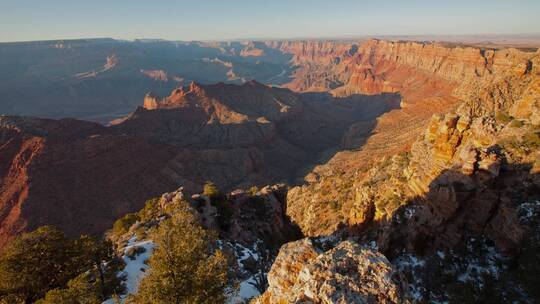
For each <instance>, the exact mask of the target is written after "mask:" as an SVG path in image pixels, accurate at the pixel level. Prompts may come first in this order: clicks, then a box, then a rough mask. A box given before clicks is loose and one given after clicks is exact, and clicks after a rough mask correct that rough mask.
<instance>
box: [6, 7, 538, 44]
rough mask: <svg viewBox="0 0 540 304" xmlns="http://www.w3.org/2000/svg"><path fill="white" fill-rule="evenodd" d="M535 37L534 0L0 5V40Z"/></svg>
mask: <svg viewBox="0 0 540 304" xmlns="http://www.w3.org/2000/svg"><path fill="white" fill-rule="evenodd" d="M517 33H520V34H527V33H540V0H466V1H465V0H399V1H398V0H393V1H391V0H371V1H364V0H325V1H322V0H249V1H247V0H246V1H244V0H190V1H184V0H177V1H172V0H155V1H152V0H33V1H31V0H0V41H26V40H48V39H69V38H92V37H112V38H119V39H134V38H163V39H171V40H221V39H239V38H315V37H336V38H340V37H357V36H364V35H464V34H517Z"/></svg>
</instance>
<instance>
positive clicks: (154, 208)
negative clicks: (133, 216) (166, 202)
mask: <svg viewBox="0 0 540 304" xmlns="http://www.w3.org/2000/svg"><path fill="white" fill-rule="evenodd" d="M159 212H160V210H159V198H152V199H149V200H147V201H146V203H145V204H144V208H143V209H141V210H140V211H139V212H138V216H139V218H140V219H141V220H142V221H148V220H151V219H153V218H156V217H157V216H158V215H159Z"/></svg>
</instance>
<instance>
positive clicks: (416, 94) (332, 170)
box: [280, 40, 539, 235]
mask: <svg viewBox="0 0 540 304" xmlns="http://www.w3.org/2000/svg"><path fill="white" fill-rule="evenodd" d="M284 46H286V48H285V47H282V46H281V45H280V47H282V48H283V49H284V51H288V52H292V53H293V54H294V58H297V59H296V61H295V63H296V64H297V66H298V67H297V69H296V72H295V74H294V75H293V80H292V81H291V82H290V83H289V84H288V85H287V86H288V87H291V88H293V89H295V90H300V91H304V90H307V91H317V90H330V92H331V93H332V94H334V95H335V96H352V95H355V94H380V93H383V92H395V93H398V94H399V95H400V97H401V108H400V109H396V110H393V111H391V112H389V113H385V114H384V115H382V116H381V117H380V118H379V119H378V120H377V124H376V125H375V127H374V129H373V130H372V131H371V136H370V137H369V138H368V139H367V141H366V142H365V143H364V145H363V146H362V147H361V148H360V149H354V150H345V151H342V152H338V153H336V154H335V155H334V156H333V157H332V158H331V159H330V160H329V161H328V162H327V163H326V164H324V165H321V166H318V167H316V168H314V170H312V172H311V173H310V174H308V175H307V176H306V182H305V184H304V185H302V186H298V187H294V188H292V189H291V190H290V191H289V194H288V204H289V207H288V212H289V214H290V215H291V216H292V217H293V219H295V220H296V222H297V223H298V224H299V225H300V227H302V229H303V231H304V233H306V234H307V235H321V234H327V233H330V232H332V231H335V230H336V229H337V228H338V227H339V226H340V225H342V224H343V223H346V222H347V217H348V215H346V214H345V215H344V214H342V213H341V210H348V209H350V207H351V205H352V204H354V202H355V201H357V200H358V197H357V194H356V193H357V192H356V191H355V189H356V188H357V186H355V184H357V185H358V184H360V183H361V182H358V181H360V180H362V179H363V177H364V176H365V175H366V174H367V173H366V172H367V169H369V167H370V166H372V165H373V164H374V160H376V159H380V158H381V157H384V156H391V155H395V154H398V153H401V152H407V151H410V149H411V146H412V145H413V143H414V142H415V141H416V140H417V138H418V137H419V136H421V134H422V133H423V132H424V131H425V129H426V127H427V126H428V123H429V121H430V119H431V117H432V116H433V115H441V114H445V113H448V112H450V111H453V110H456V109H457V108H458V107H459V105H461V104H466V105H467V106H466V107H461V108H460V111H461V112H466V113H463V114H466V115H469V116H468V117H471V118H472V117H477V116H481V115H488V116H494V115H496V114H497V113H499V112H504V113H510V114H512V115H515V116H516V117H521V118H527V119H531V121H532V123H534V122H535V121H536V120H535V119H537V116H538V114H537V113H538V112H537V111H538V110H537V109H538V96H539V92H538V75H537V73H538V72H537V67H538V58H539V52H538V51H537V52H525V51H520V50H516V49H501V50H485V49H478V48H474V47H465V46H447V45H443V44H438V43H417V42H389V41H380V40H368V41H365V42H362V43H359V44H349V43H338V42H328V43H325V44H318V43H311V44H310V43H306V42H291V43H289V44H284ZM306 48H311V49H306ZM336 49H338V50H340V51H338V52H336V53H334V55H335V56H334V57H335V58H334V59H332V60H329V58H330V57H332V56H330V55H328V54H329V53H331V52H333V51H334V50H336ZM343 50H348V51H343ZM353 50H354V51H353ZM336 58H339V59H336ZM522 108H527V109H529V110H527V111H524V110H520V109H522ZM520 115H521V116H520ZM362 127H363V126H362V125H358V126H353V127H351V129H350V134H354V133H359V132H362ZM344 148H347V145H346V142H344Z"/></svg>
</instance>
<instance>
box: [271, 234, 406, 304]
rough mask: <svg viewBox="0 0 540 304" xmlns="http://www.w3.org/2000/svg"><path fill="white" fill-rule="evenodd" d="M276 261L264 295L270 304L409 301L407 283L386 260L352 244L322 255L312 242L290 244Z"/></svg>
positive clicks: (373, 252)
mask: <svg viewBox="0 0 540 304" xmlns="http://www.w3.org/2000/svg"><path fill="white" fill-rule="evenodd" d="M294 247H298V249H296V250H295V249H294ZM298 250H299V251H300V252H301V253H300V254H298V253H297V251H298ZM291 253H294V255H292V256H291ZM285 257H287V258H288V259H284V258H285ZM295 257H297V258H295ZM298 257H300V259H298ZM278 261H279V263H278ZM276 263H278V264H277V265H276V264H274V265H273V266H272V270H271V272H270V273H269V275H268V281H269V288H268V290H267V291H266V292H265V294H264V295H263V298H266V299H267V300H269V301H270V303H336V304H337V303H340V304H345V303H407V300H406V298H405V294H404V292H403V290H405V288H406V283H405V282H404V281H403V280H401V281H400V280H399V279H398V278H397V273H396V272H395V271H394V269H393V267H392V264H390V262H389V261H388V260H387V259H386V257H384V256H383V255H382V254H380V253H378V252H375V251H373V250H371V249H367V248H363V247H361V246H359V245H358V244H356V243H354V242H351V241H344V242H342V243H340V244H338V245H337V246H336V247H335V248H333V249H331V250H329V251H327V252H324V253H321V254H319V253H318V251H317V250H314V249H313V246H312V245H311V243H310V241H306V240H302V241H298V242H295V243H290V244H286V245H285V246H284V247H283V248H282V249H281V250H280V253H279V255H278V258H277V260H276ZM284 265H289V266H284ZM289 267H290V268H292V270H291V271H285V272H283V273H281V272H279V271H278V270H283V269H288V268H289ZM291 274H292V275H291Z"/></svg>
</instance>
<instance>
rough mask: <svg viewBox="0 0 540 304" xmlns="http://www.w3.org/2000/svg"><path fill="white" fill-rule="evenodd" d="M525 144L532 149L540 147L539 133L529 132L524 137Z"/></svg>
mask: <svg viewBox="0 0 540 304" xmlns="http://www.w3.org/2000/svg"><path fill="white" fill-rule="evenodd" d="M523 143H524V144H525V145H526V146H527V147H530V148H538V147H540V135H539V132H532V131H531V132H528V133H527V134H525V135H523Z"/></svg>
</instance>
